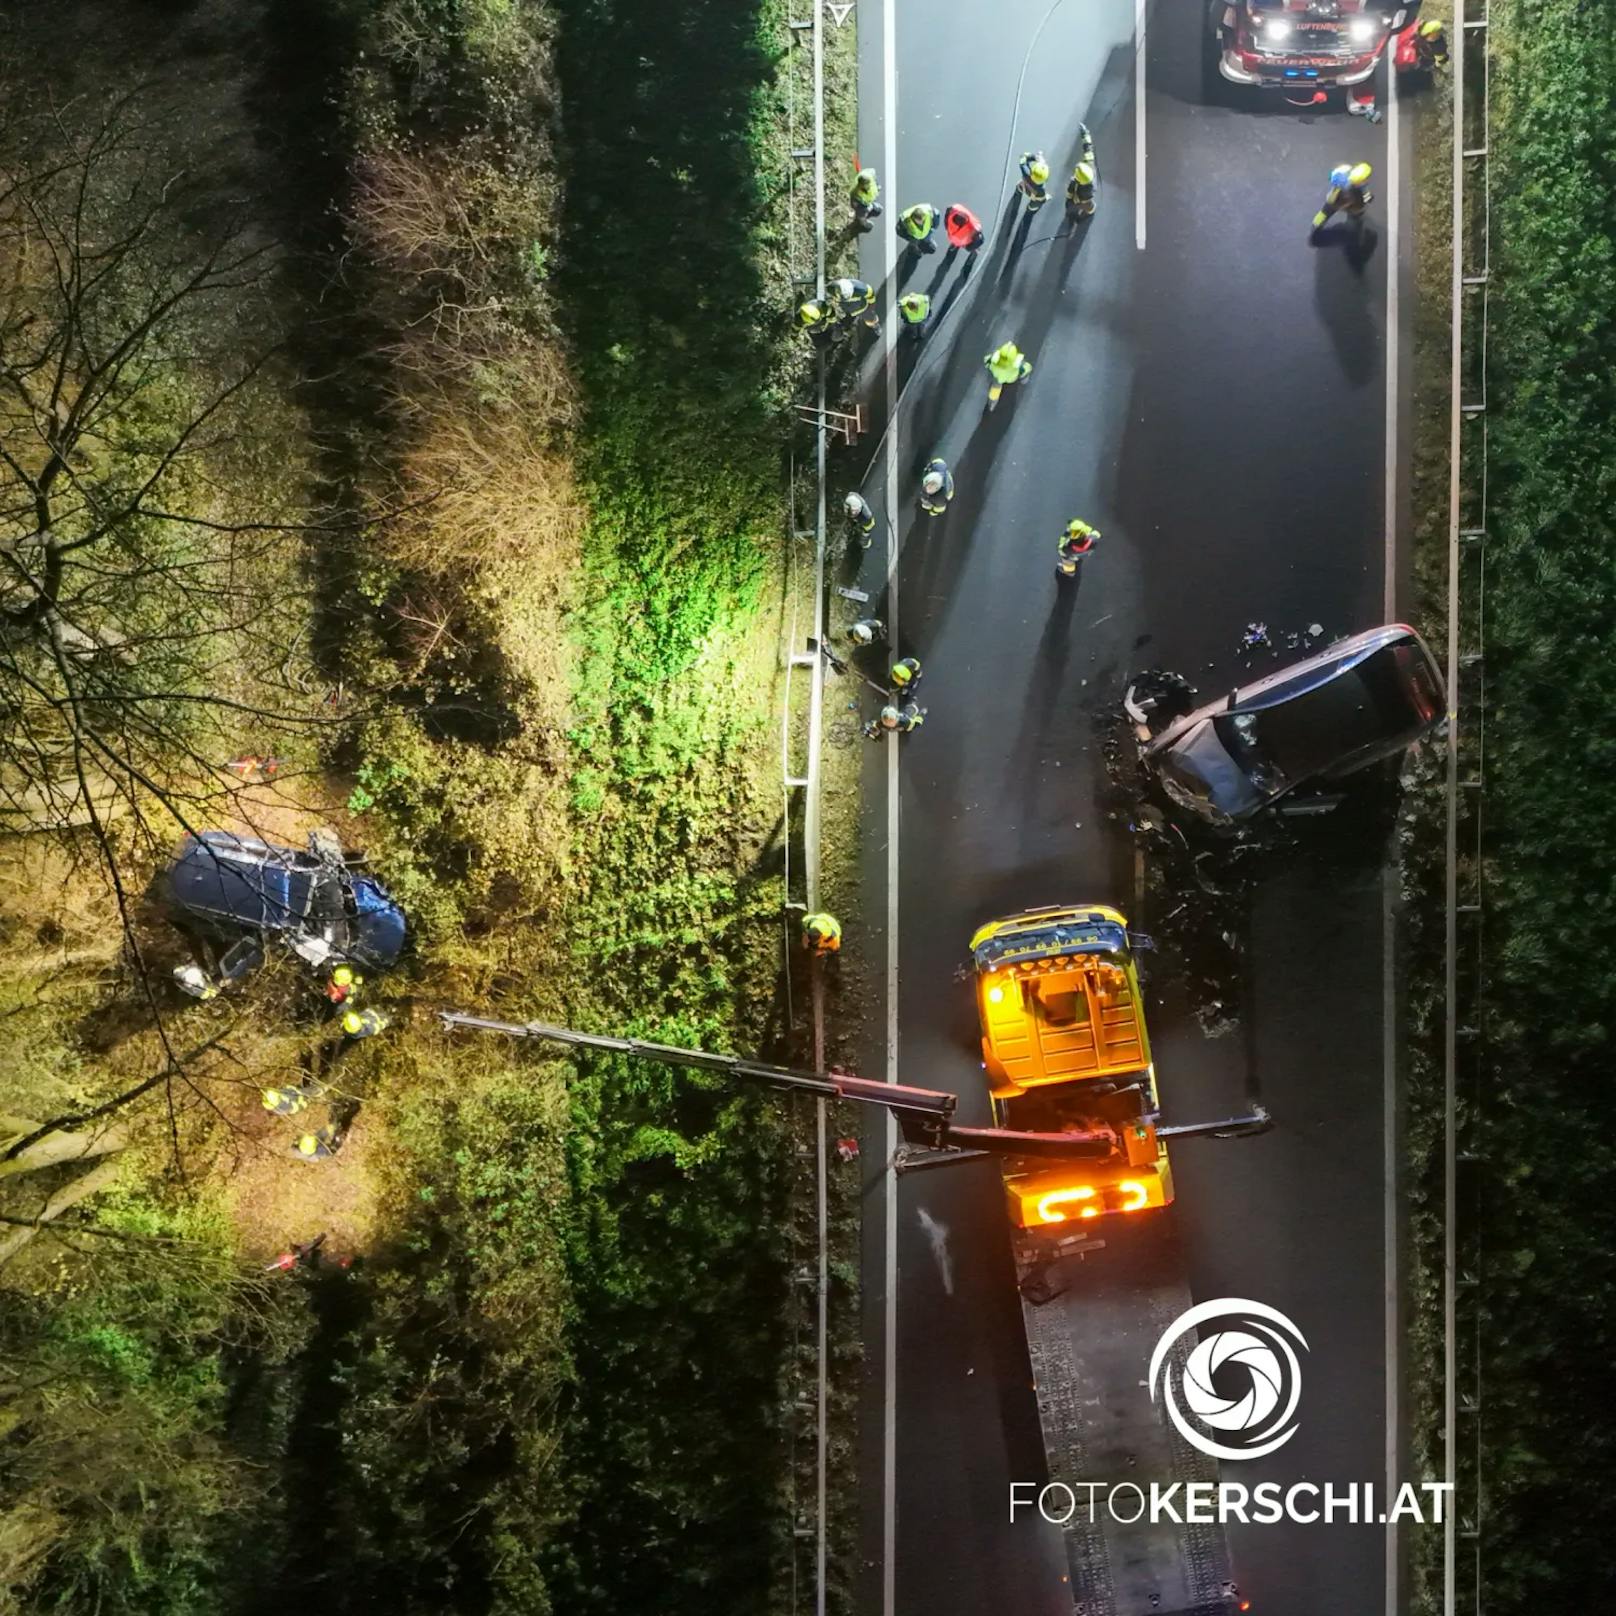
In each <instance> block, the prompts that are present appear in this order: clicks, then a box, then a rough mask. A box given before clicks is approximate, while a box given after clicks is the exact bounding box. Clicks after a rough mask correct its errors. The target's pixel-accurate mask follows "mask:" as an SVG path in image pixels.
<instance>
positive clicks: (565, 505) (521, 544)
mask: <svg viewBox="0 0 1616 1616" xmlns="http://www.w3.org/2000/svg"><path fill="white" fill-rule="evenodd" d="M533 405H534V407H533V408H532V409H529V408H527V407H526V405H525V404H522V403H518V404H517V405H516V406H514V407H511V408H500V409H496V408H492V407H489V406H483V407H481V408H478V407H476V406H468V402H467V401H466V400H464V399H458V400H457V399H454V398H452V397H450V396H449V395H448V394H447V393H446V392H444V391H439V392H438V393H437V395H436V396H435V397H428V398H427V399H425V400H424V401H423V400H421V399H420V398H419V397H417V401H416V404H415V408H414V411H413V418H412V419H411V421H410V423H409V427H410V438H411V442H410V446H409V447H408V449H407V450H406V451H405V453H404V455H403V458H402V463H401V467H400V476H401V478H402V481H403V485H404V488H405V491H406V499H407V500H409V501H410V502H411V504H410V506H409V508H408V509H407V510H406V511H405V513H404V514H403V515H402V516H401V517H400V518H399V519H398V520H397V521H396V522H394V523H393V524H392V525H391V528H390V533H389V539H388V548H389V549H390V550H391V552H392V554H393V555H394V556H395V557H396V558H397V559H398V560H399V561H400V562H402V563H403V564H404V565H405V566H407V567H409V568H411V569H412V570H414V571H417V572H420V573H423V574H425V575H426V576H427V577H430V578H443V577H445V576H447V575H450V574H461V575H468V574H469V575H470V576H472V577H476V576H478V575H480V574H484V573H486V572H489V571H491V570H496V569H497V570H499V571H501V572H502V573H504V574H505V576H507V577H509V575H510V573H511V572H512V570H513V569H520V572H521V574H522V577H523V580H524V586H523V594H524V596H525V597H527V598H528V599H529V600H532V601H534V602H535V603H543V602H546V601H559V599H560V597H561V592H562V585H563V583H564V581H565V580H566V579H567V578H568V577H569V576H570V575H571V573H572V572H573V570H574V569H575V568H576V566H577V563H578V538H579V531H580V527H581V517H582V513H581V510H580V507H579V504H578V499H577V495H576V492H575V491H574V488H573V483H572V475H571V471H570V469H569V466H568V463H567V460H566V457H565V455H564V453H562V452H561V451H559V450H558V449H557V447H556V437H555V431H554V429H553V427H552V426H550V425H549V424H547V418H546V416H545V414H544V411H543V408H542V407H541V405H540V403H539V401H538V400H537V399H535V400H534V401H533Z"/></svg>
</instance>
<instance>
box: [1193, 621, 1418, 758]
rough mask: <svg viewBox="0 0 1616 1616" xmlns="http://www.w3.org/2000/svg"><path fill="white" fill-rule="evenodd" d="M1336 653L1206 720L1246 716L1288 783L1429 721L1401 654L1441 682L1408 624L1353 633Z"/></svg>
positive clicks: (1370, 752)
mask: <svg viewBox="0 0 1616 1616" xmlns="http://www.w3.org/2000/svg"><path fill="white" fill-rule="evenodd" d="M1336 651H1337V653H1341V654H1337V655H1336V656H1334V657H1327V658H1313V659H1311V661H1310V662H1308V663H1303V664H1302V665H1301V666H1300V667H1298V668H1293V669H1290V670H1288V672H1287V674H1286V675H1285V676H1283V677H1282V678H1280V679H1279V680H1278V681H1277V682H1276V683H1274V684H1273V685H1271V686H1270V687H1269V688H1268V689H1266V690H1264V691H1262V693H1261V695H1260V696H1259V697H1258V698H1257V699H1256V700H1252V701H1237V703H1236V704H1235V705H1233V706H1231V707H1230V708H1229V709H1228V710H1227V711H1225V712H1223V713H1220V714H1218V715H1217V717H1216V718H1214V720H1213V723H1214V724H1216V725H1218V726H1219V727H1220V728H1222V727H1224V726H1234V725H1236V724H1237V723H1238V722H1239V721H1240V720H1241V719H1242V718H1245V719H1248V720H1249V721H1250V723H1251V725H1252V727H1253V729H1254V731H1255V734H1256V737H1257V744H1258V746H1259V747H1260V749H1261V752H1262V754H1263V756H1264V757H1266V758H1267V759H1268V761H1269V762H1271V763H1272V764H1273V765H1274V766H1275V767H1277V768H1278V769H1279V771H1280V773H1281V774H1283V775H1284V776H1285V778H1286V779H1287V780H1290V781H1292V782H1293V783H1299V782H1301V781H1303V780H1307V779H1309V778H1311V777H1313V776H1316V775H1325V774H1330V773H1333V772H1335V771H1337V770H1339V769H1341V767H1342V766H1343V765H1349V766H1355V765H1357V764H1362V763H1366V762H1368V761H1370V760H1371V759H1372V758H1373V757H1374V756H1375V755H1376V754H1377V753H1381V754H1387V753H1390V752H1392V751H1395V750H1397V749H1399V748H1400V747H1402V746H1406V745H1407V744H1408V743H1409V742H1410V741H1411V740H1412V739H1414V738H1415V737H1416V736H1417V735H1419V734H1421V733H1422V732H1423V731H1424V730H1426V729H1428V728H1429V727H1430V723H1431V718H1430V716H1428V715H1426V714H1424V713H1422V712H1421V711H1420V710H1419V700H1418V697H1417V695H1416V694H1412V693H1411V689H1410V686H1411V682H1412V680H1413V678H1414V675H1413V673H1412V672H1411V670H1409V669H1408V668H1407V667H1406V665H1405V664H1406V660H1407V656H1408V653H1410V652H1415V653H1417V654H1418V656H1419V658H1420V659H1421V660H1422V661H1423V662H1424V663H1425V664H1426V666H1427V668H1428V670H1429V672H1430V673H1431V676H1432V679H1433V681H1434V683H1435V685H1436V688H1437V689H1440V688H1441V682H1440V679H1438V678H1437V677H1436V671H1435V667H1434V664H1431V661H1430V655H1429V653H1428V652H1427V651H1426V649H1425V646H1424V644H1423V643H1422V642H1421V640H1420V638H1419V636H1418V635H1417V634H1415V633H1414V631H1413V630H1412V629H1401V630H1400V631H1398V632H1393V631H1392V630H1377V631H1374V632H1373V633H1372V634H1369V635H1358V636H1356V638H1355V641H1349V642H1346V643H1344V644H1343V645H1342V646H1338V647H1336ZM1264 682H1265V683H1266V681H1264ZM1237 694H1238V693H1237Z"/></svg>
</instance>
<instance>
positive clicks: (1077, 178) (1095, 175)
mask: <svg viewBox="0 0 1616 1616" xmlns="http://www.w3.org/2000/svg"><path fill="white" fill-rule="evenodd" d="M1078 131H1079V133H1080V135H1081V137H1082V141H1083V151H1082V155H1081V156H1080V157H1079V158H1078V160H1077V165H1076V167H1075V168H1073V170H1072V177H1071V179H1069V180H1068V181H1067V182H1066V207H1067V210H1068V211H1069V212H1070V213H1071V214H1072V216H1073V217H1074V218H1078V219H1087V218H1090V217H1092V216H1093V213H1094V207H1095V200H1094V186H1095V182H1096V181H1097V180H1098V179H1099V177H1100V170H1099V167H1098V165H1097V164H1096V163H1095V161H1094V139H1093V137H1092V136H1091V135H1090V134H1089V126H1088V125H1087V124H1086V123H1084V124H1079V125H1078Z"/></svg>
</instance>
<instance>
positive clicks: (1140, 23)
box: [1133, 0, 1149, 252]
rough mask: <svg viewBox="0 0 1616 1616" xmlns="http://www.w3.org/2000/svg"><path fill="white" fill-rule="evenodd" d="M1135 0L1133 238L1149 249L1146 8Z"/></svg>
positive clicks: (1144, 1)
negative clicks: (1146, 172) (1146, 157)
mask: <svg viewBox="0 0 1616 1616" xmlns="http://www.w3.org/2000/svg"><path fill="white" fill-rule="evenodd" d="M1148 4H1149V0H1133V175H1134V180H1133V239H1134V245H1135V246H1136V247H1137V248H1138V249H1139V251H1140V252H1143V251H1144V250H1145V144H1146V142H1145V8H1146V6H1147V5H1148Z"/></svg>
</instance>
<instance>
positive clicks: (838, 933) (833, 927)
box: [802, 911, 842, 954]
mask: <svg viewBox="0 0 1616 1616" xmlns="http://www.w3.org/2000/svg"><path fill="white" fill-rule="evenodd" d="M802 946H803V947H804V948H806V949H807V950H808V952H809V953H810V954H834V953H836V951H837V950H838V949H840V948H841V946H842V923H841V922H840V921H839V920H838V919H837V918H836V916H835V915H830V914H826V913H824V912H823V911H819V912H818V913H815V914H811V915H804V916H803V917H802Z"/></svg>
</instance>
